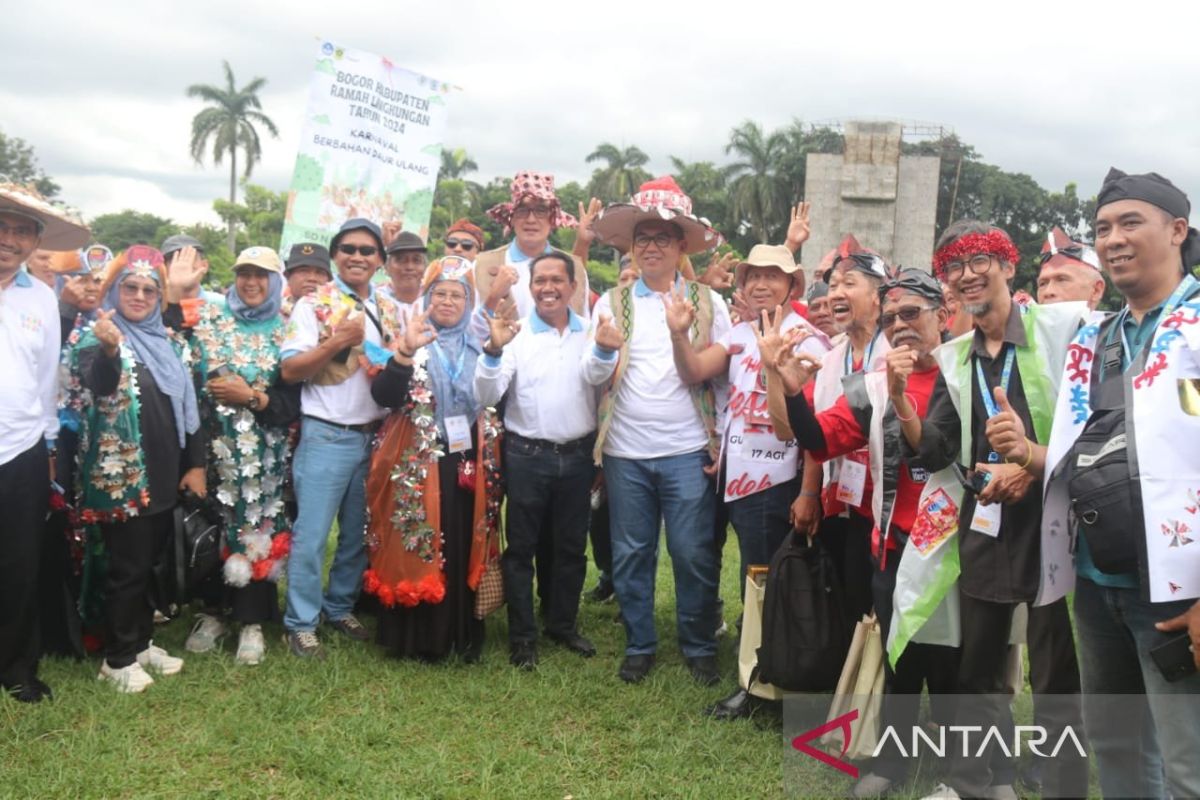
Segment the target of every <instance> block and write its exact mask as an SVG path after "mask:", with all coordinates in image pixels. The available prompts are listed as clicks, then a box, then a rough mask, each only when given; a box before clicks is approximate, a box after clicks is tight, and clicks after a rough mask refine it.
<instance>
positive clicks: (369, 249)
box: [338, 244, 379, 256]
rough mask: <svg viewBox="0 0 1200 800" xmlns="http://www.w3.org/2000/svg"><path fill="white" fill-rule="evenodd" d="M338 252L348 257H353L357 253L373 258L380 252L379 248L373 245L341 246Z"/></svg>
mask: <svg viewBox="0 0 1200 800" xmlns="http://www.w3.org/2000/svg"><path fill="white" fill-rule="evenodd" d="M338 252H339V253H342V254H344V255H348V256H352V255H354V254H355V253H358V254H359V255H362V256H373V255H375V254H376V253H378V252H379V248H378V247H376V246H375V245H373V244H359V245H353V244H339V245H338Z"/></svg>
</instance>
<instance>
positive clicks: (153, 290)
mask: <svg viewBox="0 0 1200 800" xmlns="http://www.w3.org/2000/svg"><path fill="white" fill-rule="evenodd" d="M121 294H124V295H129V296H130V297H137V296H138V295H142V296H143V297H158V287H157V286H137V285H135V284H132V283H122V284H121Z"/></svg>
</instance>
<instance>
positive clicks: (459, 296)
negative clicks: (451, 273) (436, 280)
mask: <svg viewBox="0 0 1200 800" xmlns="http://www.w3.org/2000/svg"><path fill="white" fill-rule="evenodd" d="M429 296H430V297H432V298H433V302H435V303H463V302H466V299H467V296H466V294H464V293H463V292H451V291H446V290H444V289H440V290H438V291H436V292H433V293H431V294H430V295H429Z"/></svg>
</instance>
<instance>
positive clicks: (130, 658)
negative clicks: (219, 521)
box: [67, 245, 205, 693]
mask: <svg viewBox="0 0 1200 800" xmlns="http://www.w3.org/2000/svg"><path fill="white" fill-rule="evenodd" d="M164 284H165V277H164V272H163V257H162V254H161V253H159V252H158V251H157V250H155V249H153V248H151V247H146V246H145V245H136V246H134V247H131V248H129V250H127V251H126V252H125V253H124V254H123V255H121V256H120V257H118V258H117V259H116V260H114V262H113V263H112V265H111V267H110V270H109V281H108V289H107V291H106V293H105V299H104V304H103V310H102V311H100V312H99V313H98V314H97V317H96V321H95V322H94V323H93V324H92V325H91V326H90V327H89V328H87V329H86V330H84V331H82V333H81V334H80V335H79V336H78V338H76V337H75V336H74V335H73V336H72V338H73V339H74V340H75V341H73V343H72V347H71V350H70V353H69V354H68V359H67V361H68V366H69V376H68V379H67V391H68V398H69V399H68V405H69V406H70V407H71V408H73V409H74V410H75V411H76V412H78V413H79V415H80V419H81V425H80V430H79V469H78V470H77V472H76V488H77V493H76V496H77V498H78V502H79V508H80V517H81V519H82V521H83V522H84V523H86V524H87V525H88V526H89V546H88V552H87V557H86V560H85V566H84V590H83V591H84V595H85V598H84V603H83V605H84V609H83V610H84V613H85V619H86V618H87V616H88V615H89V612H90V614H91V615H92V616H93V618H94V619H98V618H99V617H100V616H101V615H100V614H99V613H98V605H97V604H96V603H94V602H91V601H90V598H92V597H94V596H95V595H96V593H97V592H98V591H99V590H100V589H101V587H102V591H103V598H104V600H103V615H102V617H103V626H104V634H105V636H104V662H103V664H102V665H101V667H100V676H99V677H100V679H102V680H105V681H108V682H110V683H112V684H114V685H115V686H116V688H117V689H118V691H121V692H126V693H130V692H141V691H143V690H144V689H145V688H146V687H147V686H149V685H150V684H152V683H153V682H154V681H153V679H152V678H151V677H150V675H149V674H147V672H146V670H147V669H150V670H153V671H155V672H158V673H159V674H161V675H173V674H175V673H177V672H179V671H180V670H181V669H182V668H183V659H180V658H174V657H172V656H170V655H168V654H167V651H166V650H163V649H162V648H161V647H155V646H154V643H153V642H152V641H151V639H150V636H151V633H152V630H153V625H154V608H153V607H152V606H151V605H150V603H149V602H148V599H147V597H148V595H147V590H148V588H149V584H150V577H151V572H152V569H153V566H154V561H155V558H156V556H157V555H158V554H159V552H160V551H161V550H162V547H163V544H164V542H165V540H166V538H167V535H168V533H169V532H170V530H171V528H172V510H173V509H174V508H175V505H176V502H177V496H178V492H179V491H180V490H190V491H192V492H194V493H195V494H197V495H201V496H203V495H204V494H205V479H204V466H203V465H204V442H203V438H202V435H201V433H200V416H199V412H198V409H197V405H196V393H195V388H194V387H193V385H192V381H191V378H190V376H189V374H188V371H187V369H186V367H185V366H184V363H183V361H182V358H181V349H182V345H180V344H177V343H176V342H174V341H173V340H172V339H171V338H170V337H169V335H168V332H167V329H166V328H165V327H164V326H163V323H162V289H163V285H164ZM97 529H98V536H96V533H97Z"/></svg>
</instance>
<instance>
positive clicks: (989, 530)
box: [971, 502, 1004, 539]
mask: <svg viewBox="0 0 1200 800" xmlns="http://www.w3.org/2000/svg"><path fill="white" fill-rule="evenodd" d="M1003 508H1004V506H1002V505H1001V504H1000V503H992V504H991V505H987V506H985V505H981V504H980V503H978V502H976V503H975V516H973V517H971V530H973V531H975V532H976V533H982V534H983V535H984V536H991V537H992V538H993V539H995V538H996V537H997V536H999V535H1000V514H1001V511H1002V510H1003Z"/></svg>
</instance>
